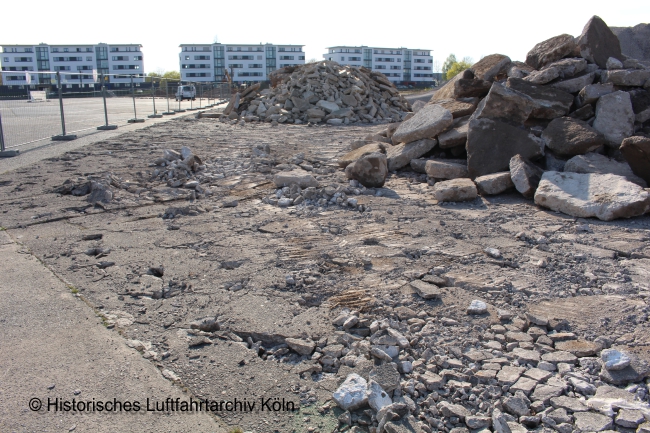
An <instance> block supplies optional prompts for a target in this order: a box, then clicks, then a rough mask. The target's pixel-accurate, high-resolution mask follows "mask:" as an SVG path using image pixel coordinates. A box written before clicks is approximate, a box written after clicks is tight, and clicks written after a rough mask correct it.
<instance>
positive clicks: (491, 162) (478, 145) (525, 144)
mask: <svg viewBox="0 0 650 433" xmlns="http://www.w3.org/2000/svg"><path fill="white" fill-rule="evenodd" d="M517 154H520V155H521V156H523V157H524V158H528V159H531V160H534V159H537V158H539V157H541V156H542V155H544V142H543V141H542V140H541V139H540V138H538V137H535V136H534V135H533V134H531V133H530V132H528V131H527V130H525V129H522V128H517V127H515V126H512V125H509V124H506V123H503V122H499V121H496V120H492V119H474V120H470V123H469V130H468V133H467V169H468V171H469V175H470V177H472V178H475V177H478V176H484V175H486V174H491V173H497V172H500V171H505V170H507V169H508V168H509V164H510V159H511V158H512V157H513V156H515V155H517Z"/></svg>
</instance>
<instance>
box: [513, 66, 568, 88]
mask: <svg viewBox="0 0 650 433" xmlns="http://www.w3.org/2000/svg"><path fill="white" fill-rule="evenodd" d="M559 76H560V69H559V68H555V67H551V66H549V67H546V68H544V69H542V70H541V71H533V72H531V73H530V74H528V75H527V76H525V77H523V79H524V81H527V82H529V83H531V84H546V83H550V82H551V81H553V80H555V79H556V78H557V77H559ZM512 78H515V77H512ZM516 78H522V77H516Z"/></svg>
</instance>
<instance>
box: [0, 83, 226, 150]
mask: <svg viewBox="0 0 650 433" xmlns="http://www.w3.org/2000/svg"><path fill="white" fill-rule="evenodd" d="M2 76H3V80H2V81H3V85H0V152H2V154H1V156H13V155H14V154H16V153H17V152H16V150H17V148H19V147H20V146H24V145H26V144H29V143H34V142H37V141H40V140H50V139H51V140H55V141H56V140H74V139H75V138H77V136H78V135H81V134H84V133H88V132H90V131H95V130H98V129H99V130H110V129H116V128H117V127H118V126H120V125H125V124H128V123H140V122H145V121H146V119H147V118H156V117H162V116H163V115H173V114H176V113H179V112H180V113H182V112H185V111H187V110H197V109H204V108H209V107H213V106H215V105H217V104H220V103H223V102H226V101H227V100H229V98H230V87H229V85H228V84H227V83H191V82H179V81H178V80H172V79H166V78H160V77H144V76H141V75H140V76H139V75H118V74H106V75H101V74H99V75H97V74H96V73H93V74H84V73H82V72H81V73H69V72H67V71H58V72H50V71H47V72H40V71H39V72H38V73H34V72H29V73H25V72H11V73H7V72H3V73H2ZM10 83H11V84H10ZM13 83H17V84H13Z"/></svg>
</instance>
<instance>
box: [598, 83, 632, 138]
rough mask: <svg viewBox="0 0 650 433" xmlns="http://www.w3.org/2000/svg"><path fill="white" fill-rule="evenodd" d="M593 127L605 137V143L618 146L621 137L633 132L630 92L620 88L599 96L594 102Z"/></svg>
mask: <svg viewBox="0 0 650 433" xmlns="http://www.w3.org/2000/svg"><path fill="white" fill-rule="evenodd" d="M594 129H596V130H598V131H600V132H601V133H602V134H603V135H604V136H605V138H606V139H607V144H608V145H609V146H611V147H614V148H618V147H619V145H620V144H621V143H622V142H623V139H625V138H627V137H629V136H631V135H632V134H633V133H634V110H633V109H632V101H631V99H630V94H629V93H627V92H623V91H621V90H619V91H616V92H613V93H610V94H608V95H604V96H601V97H600V99H599V100H598V103H597V104H596V120H594Z"/></svg>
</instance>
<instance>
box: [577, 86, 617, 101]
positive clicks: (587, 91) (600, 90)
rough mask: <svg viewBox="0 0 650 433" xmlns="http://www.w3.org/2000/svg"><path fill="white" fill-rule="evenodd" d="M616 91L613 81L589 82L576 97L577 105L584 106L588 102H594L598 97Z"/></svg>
mask: <svg viewBox="0 0 650 433" xmlns="http://www.w3.org/2000/svg"><path fill="white" fill-rule="evenodd" d="M612 92H614V85H613V84H612V83H596V84H589V85H587V86H585V87H583V88H582V90H580V93H579V94H578V97H577V98H576V105H578V106H579V107H583V106H584V105H586V104H593V103H595V102H597V101H598V99H599V98H600V97H601V96H603V95H607V94H609V93H612Z"/></svg>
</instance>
